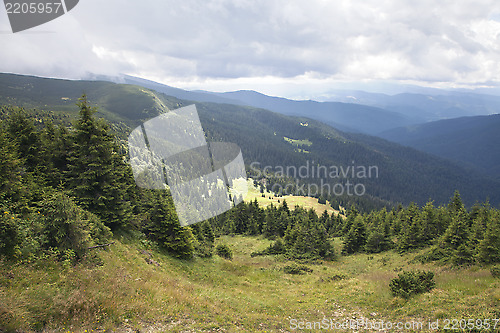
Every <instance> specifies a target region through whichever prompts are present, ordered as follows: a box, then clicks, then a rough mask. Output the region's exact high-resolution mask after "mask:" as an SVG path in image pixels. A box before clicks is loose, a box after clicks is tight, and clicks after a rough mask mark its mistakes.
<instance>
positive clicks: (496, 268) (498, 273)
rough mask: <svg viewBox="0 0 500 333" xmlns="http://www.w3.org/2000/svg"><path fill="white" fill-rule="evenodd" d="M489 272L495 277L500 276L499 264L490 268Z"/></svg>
mask: <svg viewBox="0 0 500 333" xmlns="http://www.w3.org/2000/svg"><path fill="white" fill-rule="evenodd" d="M490 273H491V275H492V276H493V277H495V278H500V265H496V266H493V267H491V268H490Z"/></svg>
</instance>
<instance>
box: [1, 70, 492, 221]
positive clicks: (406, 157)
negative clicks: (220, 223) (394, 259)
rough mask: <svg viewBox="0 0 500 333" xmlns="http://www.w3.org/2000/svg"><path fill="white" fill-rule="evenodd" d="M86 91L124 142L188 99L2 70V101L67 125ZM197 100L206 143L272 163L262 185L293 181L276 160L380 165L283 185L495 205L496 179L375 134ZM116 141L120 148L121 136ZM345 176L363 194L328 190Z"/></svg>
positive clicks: (367, 203) (248, 160) (380, 197)
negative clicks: (457, 196)
mask: <svg viewBox="0 0 500 333" xmlns="http://www.w3.org/2000/svg"><path fill="white" fill-rule="evenodd" d="M84 92H85V93H87V98H88V100H89V103H90V104H91V105H94V106H98V110H97V116H100V117H104V118H105V119H107V120H108V121H109V122H110V127H111V129H112V130H113V133H115V135H117V136H118V137H120V138H121V139H123V140H124V139H125V138H126V137H127V136H128V134H129V133H130V131H131V129H132V128H135V127H136V126H138V125H140V124H141V123H142V122H143V121H145V120H148V119H151V118H152V117H154V116H156V115H158V114H160V113H161V112H165V111H167V110H170V109H176V108H178V107H181V106H186V105H189V104H192V102H189V101H182V100H178V99H176V98H174V97H169V96H165V95H163V94H160V93H157V92H154V91H152V90H149V89H146V88H142V87H139V86H133V85H119V84H114V83H110V82H92V81H68V80H55V79H43V78H36V77H27V76H20V75H13V74H1V75H0V101H2V103H4V104H10V105H15V106H21V107H24V108H25V110H26V112H28V113H29V114H39V115H40V116H42V115H43V116H45V117H49V118H51V119H53V120H54V121H63V122H64V123H65V124H66V125H69V124H70V122H71V121H72V120H74V119H75V118H77V115H78V108H77V107H76V105H75V104H76V102H77V100H78V98H79V97H80V96H81V94H82V93H84ZM196 105H197V108H198V112H199V115H200V118H201V121H202V126H203V128H204V130H205V132H206V135H207V138H208V139H209V141H228V142H234V143H237V144H238V145H239V146H240V147H241V148H242V152H243V157H244V160H245V164H246V165H247V170H248V171H249V173H254V174H255V173H256V172H255V169H259V168H260V169H259V170H260V171H262V169H263V168H265V167H266V166H270V167H271V168H270V169H269V170H270V171H269V172H268V173H267V177H266V178H267V179H266V185H270V187H271V186H272V185H274V184H277V185H280V186H281V187H283V188H284V187H285V186H284V185H286V184H287V183H290V182H291V183H295V184H297V183H296V180H297V179H290V178H287V177H280V175H279V174H277V172H276V171H279V170H277V169H278V168H276V167H279V166H281V167H283V168H286V167H294V168H296V169H298V168H300V167H301V166H306V167H307V165H309V171H311V170H312V168H313V167H317V166H324V167H326V168H330V167H334V168H335V167H336V168H338V169H340V167H342V168H344V170H347V168H351V169H350V170H352V168H356V167H361V168H366V169H368V168H369V167H376V168H377V169H378V173H377V175H376V176H377V177H375V174H373V175H372V177H361V178H360V177H356V176H357V175H354V176H355V177H353V175H352V172H347V173H345V176H343V175H342V174H341V172H340V174H341V176H339V177H336V178H334V177H330V175H328V176H326V177H325V174H324V173H323V174H321V175H320V177H315V178H314V179H313V178H311V176H312V175H309V177H302V179H299V185H295V186H289V187H287V188H286V190H285V189H284V191H285V192H286V191H289V192H293V191H295V192H297V188H300V186H301V185H302V184H306V185H307V184H312V185H313V186H314V184H316V185H318V184H319V185H321V184H322V183H321V182H323V183H328V184H329V186H330V191H325V193H324V194H323V195H321V194H315V193H312V195H313V196H316V197H318V199H320V197H321V196H323V198H321V200H329V201H330V202H333V204H334V205H335V206H336V208H338V206H339V205H340V206H349V205H350V204H351V203H355V204H356V205H357V206H358V208H359V209H360V210H362V211H369V210H371V209H372V208H381V207H384V206H385V207H388V208H390V207H391V206H393V205H395V204H398V203H403V204H405V205H407V204H409V203H410V202H412V201H414V202H416V203H418V204H420V205H423V204H425V203H426V202H427V201H428V199H429V198H432V199H433V200H435V202H436V204H444V203H446V202H447V201H448V198H449V197H450V196H452V195H453V192H454V191H455V190H459V191H460V193H461V194H462V198H463V201H464V203H465V204H466V205H467V206H469V207H470V206H472V205H473V204H474V203H475V202H484V201H486V200H487V199H489V200H490V202H491V204H492V205H493V206H496V205H497V204H498V203H500V190H499V188H500V182H499V181H495V180H491V179H488V178H485V177H483V176H480V175H477V174H475V173H472V172H470V171H468V170H466V169H463V168H462V167H459V166H457V165H455V164H453V163H451V162H449V161H446V160H442V159H440V158H437V157H433V156H431V155H428V154H424V153H420V152H418V151H416V150H413V149H409V148H405V147H401V146H399V145H396V144H392V143H389V142H387V141H384V140H381V139H379V138H375V137H371V136H364V135H359V134H348V133H344V132H341V131H338V130H336V129H333V128H332V127H330V126H327V125H324V124H322V123H320V122H317V121H314V120H311V119H306V118H295V117H288V116H284V115H280V114H276V113H273V112H270V111H266V110H263V109H256V108H252V107H244V106H236V105H231V104H217V103H196ZM4 113H5V112H4ZM119 144H120V145H121V146H122V147H123V148H122V149H125V144H124V143H123V142H119ZM251 165H253V166H254V167H251ZM258 178H259V177H258ZM347 182H350V183H352V184H354V185H356V184H361V185H363V187H364V188H365V189H366V193H365V195H363V196H353V195H348V194H347V193H343V194H342V193H340V191H337V193H333V194H334V195H331V194H332V192H333V190H331V189H332V188H333V186H335V185H336V184H340V185H341V187H339V188H345V187H346V183H347ZM277 188H279V186H277V187H276V188H275V189H277ZM360 188H361V187H360ZM327 190H328V188H327ZM345 192H347V191H345ZM277 194H280V193H277ZM282 194H286V193H282ZM299 194H301V193H299Z"/></svg>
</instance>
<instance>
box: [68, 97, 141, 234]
mask: <svg viewBox="0 0 500 333" xmlns="http://www.w3.org/2000/svg"><path fill="white" fill-rule="evenodd" d="M78 106H79V107H80V118H79V119H78V121H77V122H76V124H75V126H74V127H75V130H74V131H73V132H72V133H71V149H70V152H69V154H68V172H67V175H68V183H69V186H70V189H71V192H72V194H73V195H74V196H75V197H76V198H77V200H78V203H79V204H80V205H81V206H82V207H83V208H85V209H87V210H89V211H91V212H93V213H95V214H97V215H98V216H99V217H100V218H101V219H102V220H103V221H104V223H105V224H106V225H107V226H109V227H111V228H112V229H114V228H116V227H118V226H121V225H124V224H126V223H128V222H129V221H130V218H131V211H132V208H131V202H130V201H129V200H130V198H129V196H128V195H129V193H130V187H131V186H135V184H134V183H133V180H132V179H131V178H130V175H131V173H130V170H129V169H130V167H129V166H128V165H127V164H126V163H125V162H124V160H123V157H122V156H120V155H119V154H118V146H117V145H116V143H115V140H114V138H113V136H112V135H111V134H110V131H109V127H108V125H107V124H106V123H105V122H104V121H101V120H98V119H95V118H94V116H93V114H94V113H95V112H96V110H95V109H93V108H92V107H90V106H89V104H88V101H87V99H86V97H85V96H83V97H82V98H81V99H80V103H79V104H78Z"/></svg>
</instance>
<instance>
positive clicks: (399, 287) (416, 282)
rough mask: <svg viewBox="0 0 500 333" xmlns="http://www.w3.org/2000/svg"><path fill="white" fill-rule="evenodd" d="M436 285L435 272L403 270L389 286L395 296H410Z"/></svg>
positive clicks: (426, 290)
mask: <svg viewBox="0 0 500 333" xmlns="http://www.w3.org/2000/svg"><path fill="white" fill-rule="evenodd" d="M434 286H435V282H434V273H433V272H424V271H418V270H417V271H409V272H403V273H400V274H399V275H398V277H397V278H394V279H392V280H391V282H390V283H389V288H390V289H391V292H392V294H393V295H394V296H400V297H403V298H409V297H410V296H412V295H414V294H420V293H423V292H428V291H430V290H432V289H433V288H434Z"/></svg>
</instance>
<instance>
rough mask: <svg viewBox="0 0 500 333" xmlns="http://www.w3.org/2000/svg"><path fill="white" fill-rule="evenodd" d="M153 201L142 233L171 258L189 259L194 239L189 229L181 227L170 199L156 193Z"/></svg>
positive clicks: (191, 254) (192, 250)
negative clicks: (170, 255) (171, 256)
mask: <svg viewBox="0 0 500 333" xmlns="http://www.w3.org/2000/svg"><path fill="white" fill-rule="evenodd" d="M153 200H154V202H153V204H152V207H151V209H150V210H149V212H148V216H147V222H146V225H145V226H144V229H143V231H144V233H145V234H146V235H147V236H148V237H149V238H151V239H152V240H154V241H156V242H157V243H158V245H159V246H160V247H162V248H164V249H166V250H167V251H168V252H169V253H170V254H172V255H173V256H175V257H178V258H182V259H189V258H191V257H192V256H193V253H194V247H193V243H194V241H195V238H194V236H193V233H192V231H191V228H190V227H181V225H180V223H179V219H178V218H177V215H176V213H175V208H174V204H173V201H172V198H171V197H170V196H168V195H166V194H164V193H161V192H157V193H155V194H154V199H153Z"/></svg>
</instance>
